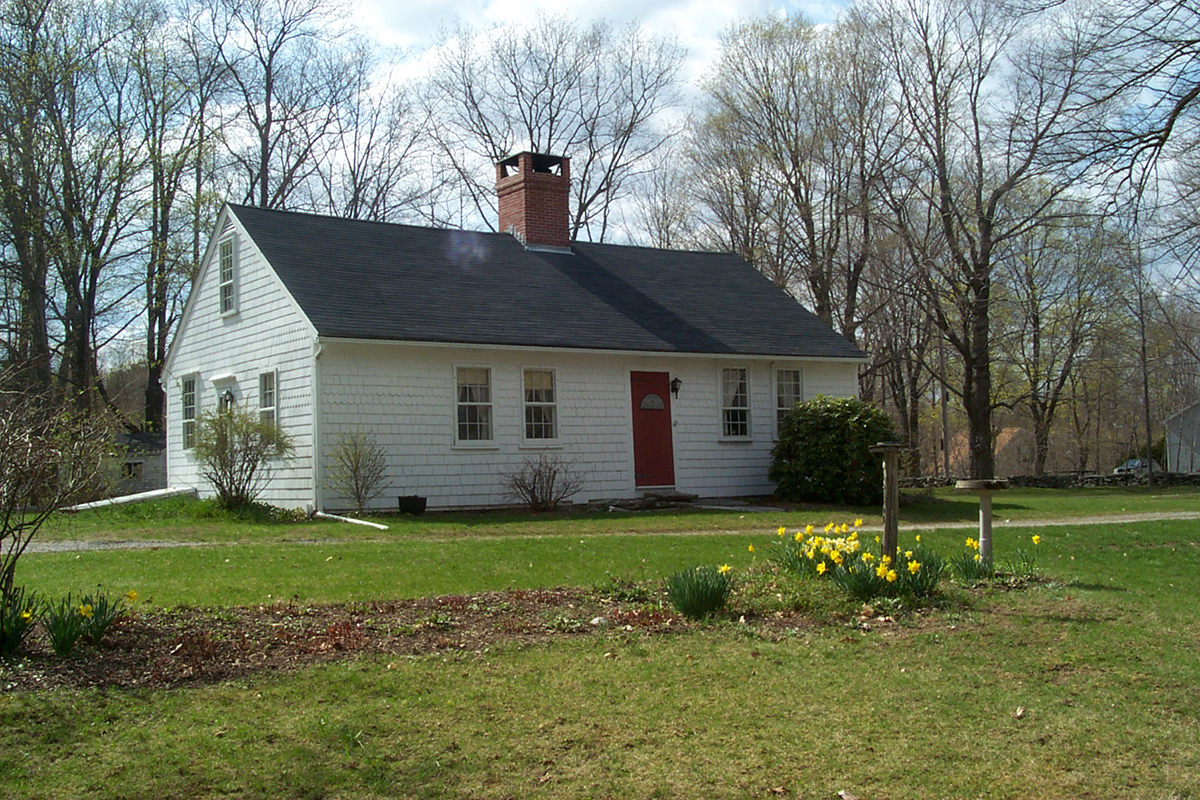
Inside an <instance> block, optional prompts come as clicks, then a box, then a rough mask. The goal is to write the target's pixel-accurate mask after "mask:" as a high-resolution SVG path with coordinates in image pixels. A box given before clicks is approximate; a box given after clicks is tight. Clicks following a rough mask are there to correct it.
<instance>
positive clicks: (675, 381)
mask: <svg viewBox="0 0 1200 800" xmlns="http://www.w3.org/2000/svg"><path fill="white" fill-rule="evenodd" d="M681 386H683V381H681V380H679V378H671V394H673V395H675V399H676V400H678V399H679V388H680V387H681Z"/></svg>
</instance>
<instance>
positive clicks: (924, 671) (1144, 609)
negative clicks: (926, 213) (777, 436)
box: [0, 492, 1200, 800]
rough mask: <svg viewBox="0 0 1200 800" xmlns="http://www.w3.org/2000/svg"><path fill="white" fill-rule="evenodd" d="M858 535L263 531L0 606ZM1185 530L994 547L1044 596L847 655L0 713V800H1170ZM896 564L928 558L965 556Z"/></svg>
mask: <svg viewBox="0 0 1200 800" xmlns="http://www.w3.org/2000/svg"><path fill="white" fill-rule="evenodd" d="M1008 497H1010V498H1011V500H1012V502H1013V505H1014V507H1013V508H1011V509H1005V510H1002V509H1000V508H998V509H997V514H998V515H1000V514H1003V513H1005V511H1008V512H1009V513H1011V514H1012V515H1013V518H1018V517H1017V516H1016V515H1017V514H1018V513H1021V514H1028V515H1029V516H1027V517H1024V518H1026V519H1033V518H1041V517H1044V516H1059V517H1061V516H1064V515H1065V516H1069V515H1070V510H1071V509H1084V510H1086V513H1088V514H1092V513H1098V514H1104V513H1121V511H1120V510H1118V509H1120V508H1122V507H1123V508H1124V510H1125V511H1126V513H1130V512H1134V511H1147V510H1189V509H1190V508H1195V507H1196V505H1197V504H1196V502H1195V501H1196V496H1195V495H1193V494H1189V493H1168V494H1166V495H1165V496H1164V497H1163V498H1155V497H1154V496H1152V495H1150V494H1149V493H1147V494H1146V495H1145V496H1143V495H1141V494H1138V493H1137V492H1127V493H1113V492H1106V493H1103V494H1099V495H1089V496H1087V497H1086V498H1085V499H1078V498H1073V497H1070V496H1055V495H1052V494H1047V493H1017V492H1014V493H1013V494H1012V495H1009V496H1008ZM947 503H949V504H953V505H957V504H956V503H953V501H947ZM933 505H935V506H939V507H940V506H942V504H933ZM997 505H998V506H999V505H1001V504H999V503H998V504H997ZM964 506H965V509H964V513H966V510H969V513H968V514H967V519H968V520H969V519H972V518H973V516H974V513H975V512H974V507H973V505H970V504H964ZM1016 506H1021V508H1017V507H1016ZM854 513H856V512H855V511H854V510H850V511H840V512H830V511H829V510H826V509H823V510H820V512H819V513H816V512H809V513H800V512H797V514H796V515H795V516H792V515H789V516H787V517H786V518H779V517H777V516H774V515H753V518H751V519H747V520H741V519H739V517H738V515H723V516H719V515H714V516H713V517H709V516H708V515H697V514H689V515H681V516H680V517H679V518H672V517H663V516H662V515H657V516H638V517H637V520H636V522H637V524H638V525H642V524H644V523H645V524H646V527H643V528H639V529H638V530H637V531H636V532H628V531H621V530H619V529H612V528H607V527H603V526H602V527H601V528H600V529H599V530H593V529H588V528H586V527H583V526H577V525H575V524H574V523H573V522H572V521H571V520H557V519H556V520H545V519H541V520H532V521H531V520H529V519H526V520H524V521H519V522H518V521H508V522H504V521H493V522H492V523H490V524H489V523H487V522H485V521H481V522H480V523H479V525H478V526H477V527H472V528H471V529H472V530H478V531H481V532H486V536H476V537H468V536H463V535H461V533H459V532H457V531H448V530H436V529H434V528H433V527H430V528H424V529H422V530H415V529H416V528H420V527H421V526H438V525H442V524H443V521H441V520H437V519H432V518H431V519H430V520H418V521H412V522H405V523H403V524H404V525H412V526H414V530H407V531H404V532H403V533H393V532H389V534H391V535H388V536H380V537H378V538H370V539H367V540H357V537H355V536H353V535H351V534H350V533H346V534H345V535H341V536H339V538H340V539H341V541H339V542H336V543H322V544H311V545H304V546H298V545H296V544H292V543H287V542H286V541H284V540H285V539H288V538H292V537H295V538H326V537H324V536H319V537H313V536H307V535H300V536H298V535H297V534H296V529H286V528H284V529H281V528H279V527H278V526H264V527H265V529H266V530H265V533H264V534H262V535H261V536H251V535H248V536H245V537H242V536H240V535H237V532H236V531H226V532H224V533H223V534H222V535H221V536H217V537H214V538H215V539H216V540H217V541H219V542H221V544H219V545H215V546H208V547H199V548H180V549H170V550H168V549H161V550H156V551H138V552H101V553H66V554H48V555H30V556H27V557H26V558H25V559H23V560H22V563H21V566H20V569H19V577H18V580H19V582H24V583H27V584H28V585H30V586H32V587H35V588H38V589H39V590H43V591H49V592H58V591H65V590H68V589H74V590H76V591H78V590H79V589H83V588H89V587H91V586H94V585H95V584H96V583H100V584H103V585H105V586H106V587H111V588H112V589H113V590H114V591H118V592H121V593H123V592H124V591H125V590H126V589H128V588H136V589H137V590H138V591H139V593H140V594H142V596H143V597H146V596H147V595H152V596H154V598H155V602H156V604H158V605H163V606H166V605H173V604H177V603H192V604H240V603H254V602H260V601H262V600H263V599H265V598H266V597H267V595H272V596H273V597H290V596H292V595H299V596H300V597H301V598H302V599H303V600H304V601H305V602H319V601H345V600H351V599H363V598H386V597H408V596H416V595H424V594H433V593H442V592H464V591H481V590H485V589H493V588H503V587H506V586H523V587H533V586H549V585H560V584H575V585H588V584H590V583H592V582H594V581H595V580H597V579H599V578H602V577H604V575H605V574H606V573H611V574H614V575H619V576H624V577H632V578H636V579H644V580H652V579H658V578H661V577H662V576H663V575H665V574H668V573H669V572H671V571H674V570H675V569H678V568H680V567H684V566H687V565H689V564H693V563H725V562H728V563H730V564H731V565H733V566H734V568H735V571H736V572H737V574H740V575H741V574H745V571H746V570H747V569H749V568H750V567H751V566H752V565H755V564H757V565H760V566H761V565H762V564H763V562H764V561H765V559H766V558H767V557H768V556H769V555H770V552H771V548H772V547H773V545H774V542H776V541H777V537H776V535H775V527H776V526H777V525H778V524H779V523H780V522H786V524H788V525H789V526H795V525H799V524H802V523H803V522H815V523H821V522H823V520H825V519H827V518H828V519H836V520H838V521H841V520H849V519H850V518H852V515H853V514H854ZM938 513H942V511H941V509H940V508H939V512H938ZM481 519H482V518H481ZM653 519H660V520H663V521H662V522H661V524H659V525H658V526H654V525H651V524H649V523H646V520H653ZM702 519H720V520H722V521H719V522H717V523H715V524H717V525H726V524H728V525H731V526H732V525H734V524H735V523H734V522H733V520H734V519H738V523H737V527H735V528H734V529H733V530H734V531H735V532H720V531H718V532H715V533H706V534H702V535H697V534H690V535H680V534H678V533H672V531H679V530H689V531H694V530H704V529H705V528H704V527H703V526H702V525H700V524H697V522H698V521H699V520H702ZM633 522H634V520H630V521H625V522H621V523H620V524H624V525H629V524H633ZM868 522H869V520H868ZM212 524H215V525H220V524H225V525H228V524H229V523H215V522H214V523H212ZM596 524H599V522H597V523H596ZM677 524H678V525H682V526H683V527H674V526H675V525H677ZM509 526H515V527H509ZM539 526H549V527H550V528H551V530H542V529H540V528H539ZM163 527H164V528H168V529H169V525H165V526H163ZM463 527H468V526H463ZM346 528H347V529H349V528H350V526H346ZM302 529H303V528H302ZM322 529H323V526H322ZM1198 530H1200V523H1198V522H1194V521H1165V522H1143V523H1135V524H1130V523H1121V524H1107V525H1085V524H1080V525H1078V526H1065V527H1057V528H1042V529H1035V528H1013V529H1005V530H1002V531H999V530H998V531H997V532H996V555H997V558H998V560H1000V561H1003V560H1004V559H1005V558H1007V557H1010V556H1011V554H1012V553H1014V552H1015V550H1016V549H1017V548H1018V547H1023V548H1026V549H1028V548H1030V547H1032V545H1031V544H1030V542H1029V537H1030V536H1032V535H1033V534H1034V533H1035V532H1036V533H1038V534H1040V536H1041V537H1042V538H1041V544H1040V545H1038V546H1037V548H1036V549H1037V552H1038V559H1039V565H1040V567H1041V569H1042V571H1043V573H1044V574H1045V575H1046V576H1047V577H1048V578H1049V579H1050V580H1049V582H1047V583H1044V584H1041V585H1036V586H1033V587H1031V588H1027V589H1024V590H1019V591H1010V590H1005V589H1003V588H1000V587H997V588H991V589H975V590H970V591H966V590H963V589H959V588H954V587H948V589H947V591H948V596H949V598H950V602H948V603H947V604H946V606H945V607H943V608H941V609H939V610H934V611H927V612H924V613H922V614H919V615H909V616H906V617H902V618H901V619H899V620H898V621H897V622H895V623H890V624H888V623H885V624H882V625H878V624H877V625H874V626H873V627H872V628H871V629H870V630H863V629H862V628H861V627H858V626H851V625H847V624H846V623H845V622H844V621H842V622H834V621H825V622H824V623H823V624H819V625H817V626H815V627H811V626H810V627H804V628H800V629H797V630H796V631H795V632H793V633H791V634H786V633H785V634H779V633H778V632H773V629H771V628H769V627H768V626H763V625H755V624H741V623H739V622H738V621H737V609H736V608H735V611H734V615H733V616H732V617H731V618H729V619H726V620H719V621H715V622H713V623H710V624H708V625H705V626H699V627H697V628H695V629H693V630H691V631H689V632H687V633H682V634H676V635H660V636H654V637H647V636H644V635H641V634H639V633H636V632H634V633H626V632H624V631H605V632H603V633H593V634H590V635H584V636H580V637H578V638H573V639H567V640H564V641H561V642H556V643H554V644H550V645H543V646H536V647H515V646H507V647H500V648H498V649H495V650H492V651H489V652H482V653H458V654H439V655H436V656H434V655H431V656H426V657H417V658H400V659H386V658H366V659H357V660H355V659H351V660H347V661H343V662H339V663H336V664H332V665H327V666H323V667H319V668H310V669H306V670H303V671H301V672H299V673H293V674H288V675H278V676H264V677H256V678H253V679H247V680H244V681H239V682H235V683H227V684H222V685H218V686H212V687H207V688H202V689H187V690H174V691H119V690H108V691H94V690H88V691H73V692H53V693H35V694H11V693H9V694H0V726H2V728H0V729H2V730H3V731H4V733H3V740H4V743H5V747H4V748H2V749H0V796H5V797H14V798H26V797H28V798H126V797H127V798H141V797H156V798H188V799H189V800H201V799H202V798H217V797H237V798H293V797H312V798H318V797H319V798H391V797H397V798H410V797H411V798H424V797H428V798H463V797H467V798H506V797H520V798H605V797H613V798H625V797H634V798H652V797H662V798H675V797H679V798H685V797H686V798H743V797H745V798H750V797H792V798H831V797H835V796H836V794H835V793H836V792H837V791H839V790H845V791H849V792H852V793H854V794H855V795H857V796H858V797H860V798H863V800H871V799H872V798H890V799H892V800H900V799H902V798H914V800H915V799H916V798H922V799H924V798H975V797H982V798H1096V799H1097V800H1100V799H1101V798H1139V799H1140V798H1149V799H1150V800H1184V798H1196V797H1200V706H1198V704H1197V703H1196V701H1195V692H1196V687H1197V686H1198V685H1200V630H1198V629H1197V627H1196V612H1195V608H1196V598H1197V597H1200V536H1198V535H1197V531H1198ZM353 532H354V533H359V534H366V535H367V536H368V537H374V536H375V534H374V533H372V532H370V531H365V529H363V530H360V529H357V528H355V529H353ZM652 532H661V533H662V535H657V536H648V535H646V534H647V533H652ZM410 534H413V535H410ZM506 534H509V535H506ZM96 535H97V536H98V537H101V538H103V537H106V536H112V537H113V538H120V537H121V536H122V535H123V534H122V531H120V530H110V531H109V532H108V533H107V534H104V533H103V532H101V531H100V530H99V528H97V529H96ZM921 535H922V542H923V543H924V544H928V545H932V546H934V547H935V548H937V549H939V550H944V551H946V552H954V551H957V550H959V549H961V548H962V546H963V540H964V538H965V536H966V535H967V533H966V532H964V531H962V530H935V531H932V532H923V533H922V534H921ZM912 536H913V534H911V533H910V534H902V541H901V545H902V546H904V545H905V544H906V543H907V541H908V540H911V537H912ZM149 538H155V537H149ZM158 538H171V537H169V536H163V537H158ZM238 540H242V541H243V543H239V544H228V543H229V542H233V541H238ZM751 544H753V545H754V546H755V549H754V552H753V553H752V552H750V550H749V549H748V548H749V545H751ZM226 559H228V560H226ZM737 602H741V601H737ZM0 686H2V679H0Z"/></svg>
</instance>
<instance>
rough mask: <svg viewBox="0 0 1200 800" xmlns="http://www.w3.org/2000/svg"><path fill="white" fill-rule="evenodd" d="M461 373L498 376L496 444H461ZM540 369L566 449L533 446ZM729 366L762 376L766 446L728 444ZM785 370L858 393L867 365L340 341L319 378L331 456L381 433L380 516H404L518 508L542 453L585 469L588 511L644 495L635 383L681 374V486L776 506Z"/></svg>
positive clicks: (759, 389) (755, 379)
mask: <svg viewBox="0 0 1200 800" xmlns="http://www.w3.org/2000/svg"><path fill="white" fill-rule="evenodd" d="M456 365H471V366H488V367H490V368H491V380H492V404H493V406H492V407H493V420H492V430H493V439H492V440H491V441H490V442H487V443H482V444H481V443H477V442H471V443H469V444H456V443H455V429H456V416H455V413H456V412H455V366H456ZM530 365H536V366H538V367H542V368H551V369H554V370H555V371H556V377H557V381H558V384H557V400H558V423H559V439H558V441H557V442H555V443H554V444H553V445H551V446H541V445H538V444H535V443H529V442H526V441H525V440H524V438H523V428H524V405H523V401H522V395H521V373H522V369H523V368H525V367H527V366H530ZM722 366H745V367H747V369H748V370H749V374H748V377H749V380H750V402H751V428H752V435H751V436H750V437H749V438H748V439H746V440H744V441H729V440H722V438H721V413H720V383H719V380H720V368H721V367H722ZM785 366H786V367H790V368H796V367H800V368H802V369H804V370H805V380H806V384H805V386H806V389H809V387H810V386H811V387H812V388H811V390H810V391H807V392H806V394H807V395H808V396H813V395H815V394H817V393H824V394H837V395H843V396H846V395H855V394H856V393H857V365H856V364H854V363H846V364H829V365H826V364H819V365H818V364H815V363H812V364H804V363H794V362H789V363H788V364H776V363H772V362H769V361H765V360H737V359H713V358H697V357H689V358H667V357H655V356H646V357H639V356H636V355H629V354H614V355H605V354H595V353H570V352H563V353H554V352H547V351H536V352H534V351H525V352H522V351H512V350H502V349H484V348H466V347H463V348H457V347H435V346H419V345H393V344H370V343H353V342H327V343H325V344H324V346H323V347H322V352H321V357H320V367H319V374H320V376H321V384H322V388H321V392H320V395H321V398H320V414H321V419H320V423H319V428H320V431H321V439H322V447H321V450H322V452H324V453H328V452H329V451H330V449H331V448H332V445H333V444H334V443H335V442H336V441H337V437H338V435H339V434H342V433H350V432H352V431H354V430H355V428H361V429H362V430H364V431H369V432H371V433H373V434H374V436H375V438H376V441H377V442H378V443H379V444H380V445H381V446H382V447H383V448H384V449H385V450H386V452H387V454H388V462H389V474H388V481H389V482H390V484H391V488H389V489H388V491H387V493H386V494H385V496H384V497H382V498H381V499H380V500H379V501H377V503H376V505H377V507H380V508H395V507H396V497H397V496H400V495H421V496H424V497H427V498H428V500H429V505H430V506H431V507H461V506H481V505H496V504H501V503H504V502H509V501H508V500H507V498H505V496H504V489H503V476H504V475H505V474H506V473H510V472H512V471H514V470H516V469H518V468H519V467H520V465H521V463H522V462H523V460H524V459H525V458H527V457H536V456H537V454H538V453H539V452H551V453H556V454H558V455H560V456H561V457H562V458H563V459H564V460H567V461H570V462H572V463H574V464H576V465H578V467H579V469H580V471H581V472H582V473H583V474H584V477H585V489H584V491H582V492H581V493H580V494H579V495H577V496H576V497H575V498H574V499H575V500H576V502H583V501H587V500H595V499H607V498H619V497H636V496H638V495H639V494H640V493H639V491H638V490H637V488H636V487H635V486H634V478H633V435H632V418H631V409H630V385H629V373H630V372H631V371H634V370H644V371H656V372H667V373H669V374H670V375H672V376H673V377H678V378H680V379H681V380H682V381H683V389H682V391H681V392H680V394H679V397H678V399H675V398H672V401H671V405H672V418H673V429H672V432H673V440H674V451H675V477H676V488H677V489H678V490H680V491H683V492H691V493H694V494H700V495H704V496H737V495H755V494H768V493H770V492H771V491H772V490H773V488H774V487H773V486H772V485H771V484H770V483H769V482H768V481H767V479H766V475H767V468H768V466H769V463H770V451H771V447H772V446H773V445H774V427H775V424H774V420H775V406H774V404H775V388H774V369H776V368H783V367H785ZM810 374H811V376H812V380H811V383H809V376H810ZM324 468H325V467H324V465H323V467H322V469H324ZM322 474H323V473H322ZM322 500H323V505H324V506H325V507H327V508H331V509H332V508H344V507H346V506H347V505H348V502H347V501H346V500H344V499H343V498H339V497H336V496H334V495H333V494H332V492H330V491H328V490H325V492H324V496H323V498H322Z"/></svg>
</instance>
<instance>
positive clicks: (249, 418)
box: [193, 408, 292, 509]
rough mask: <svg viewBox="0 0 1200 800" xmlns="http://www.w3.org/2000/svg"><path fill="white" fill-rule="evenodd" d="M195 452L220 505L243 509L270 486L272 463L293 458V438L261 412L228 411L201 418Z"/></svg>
mask: <svg viewBox="0 0 1200 800" xmlns="http://www.w3.org/2000/svg"><path fill="white" fill-rule="evenodd" d="M193 452H194V453H195V454H196V458H198V459H199V460H200V463H201V465H202V467H201V474H202V475H203V476H204V479H205V480H207V481H209V482H210V483H211V484H212V485H213V489H214V490H215V491H216V493H217V503H218V504H219V505H221V506H222V507H223V508H228V509H239V508H245V507H247V506H249V505H251V504H252V503H253V502H254V501H255V499H257V498H258V495H259V494H260V493H261V492H262V490H263V488H264V487H265V486H266V485H267V481H268V480H270V477H271V461H272V459H277V458H286V457H287V456H288V455H290V454H291V452H292V438H291V437H290V436H289V435H288V434H287V433H286V432H285V431H284V430H283V429H282V428H280V427H279V425H278V424H276V423H274V422H268V421H265V420H262V419H260V418H259V415H258V413H257V412H254V411H248V410H245V409H239V408H228V409H224V410H221V411H215V412H208V413H205V414H202V415H201V417H200V419H199V420H198V424H197V425H196V443H195V445H194V447H193Z"/></svg>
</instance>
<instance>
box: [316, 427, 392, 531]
mask: <svg viewBox="0 0 1200 800" xmlns="http://www.w3.org/2000/svg"><path fill="white" fill-rule="evenodd" d="M325 485H326V486H328V487H329V488H330V489H332V490H333V491H335V492H337V493H338V494H339V495H341V496H342V497H345V498H347V499H349V500H353V501H354V506H355V508H357V509H358V513H360V514H361V513H362V512H363V511H365V510H366V508H367V504H368V503H370V502H371V501H372V500H374V499H376V498H378V497H379V496H381V495H382V494H383V493H384V492H386V491H387V490H388V489H389V488H390V487H391V483H390V482H389V481H388V480H387V451H385V450H384V449H383V447H381V446H380V445H379V443H378V442H377V441H375V437H374V436H372V435H370V434H369V433H364V432H363V431H362V430H356V431H354V432H353V433H343V434H339V435H338V438H337V442H336V443H335V444H334V446H333V450H332V451H331V452H330V454H329V476H328V477H327V478H326V479H325Z"/></svg>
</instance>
